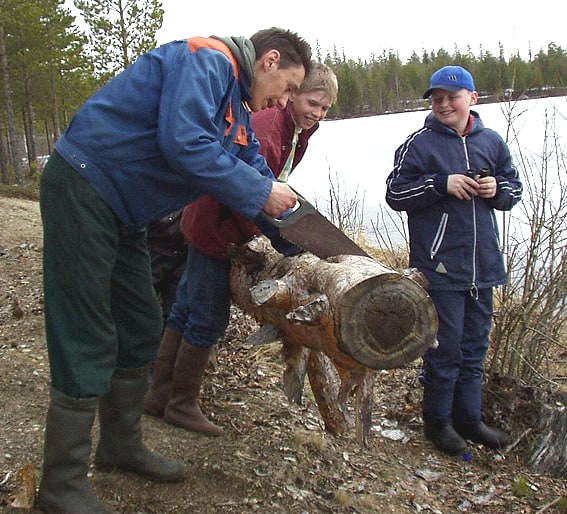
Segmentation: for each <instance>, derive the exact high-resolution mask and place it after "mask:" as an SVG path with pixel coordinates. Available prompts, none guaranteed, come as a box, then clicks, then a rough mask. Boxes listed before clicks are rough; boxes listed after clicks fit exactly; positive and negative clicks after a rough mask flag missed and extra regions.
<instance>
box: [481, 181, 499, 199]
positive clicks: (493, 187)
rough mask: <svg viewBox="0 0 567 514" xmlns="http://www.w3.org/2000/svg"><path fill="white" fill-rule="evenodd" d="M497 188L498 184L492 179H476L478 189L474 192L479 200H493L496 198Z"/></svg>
mask: <svg viewBox="0 0 567 514" xmlns="http://www.w3.org/2000/svg"><path fill="white" fill-rule="evenodd" d="M497 188H498V184H497V182H496V179H495V178H494V177H492V176H489V177H482V178H479V179H478V188H477V190H476V192H477V194H478V196H480V197H481V198H494V197H495V196H496V191H497Z"/></svg>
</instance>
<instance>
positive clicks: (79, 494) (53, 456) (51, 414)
mask: <svg viewBox="0 0 567 514" xmlns="http://www.w3.org/2000/svg"><path fill="white" fill-rule="evenodd" d="M97 403H98V398H86V399H75V398H71V397H69V396H66V395H64V394H63V393H60V392H59V391H56V390H55V389H52V390H51V401H50V404H49V409H48V411H47V420H46V425H45V445H44V450H43V452H44V455H43V473H42V478H41V483H40V485H39V497H38V504H39V507H40V508H41V509H42V510H43V512H45V513H46V514H110V513H111V511H110V510H108V509H107V508H106V507H105V506H104V505H103V504H102V503H101V502H100V501H99V500H98V498H97V497H96V496H95V494H94V492H93V490H92V488H91V484H90V482H89V479H88V477H87V472H88V469H89V458H90V453H91V442H92V437H91V430H92V427H93V423H94V419H95V413H96V407H97Z"/></svg>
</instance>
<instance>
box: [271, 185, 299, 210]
mask: <svg viewBox="0 0 567 514" xmlns="http://www.w3.org/2000/svg"><path fill="white" fill-rule="evenodd" d="M296 203H297V195H296V194H295V192H294V191H293V189H291V187H289V186H288V185H287V184H284V183H283V182H272V192H271V193H270V196H269V197H268V200H267V201H266V203H265V204H264V211H266V212H267V213H268V214H269V215H270V216H272V217H273V218H279V217H280V216H281V215H282V214H284V213H285V212H287V211H288V210H289V209H291V208H292V207H293V206H294V205H295V204H296Z"/></svg>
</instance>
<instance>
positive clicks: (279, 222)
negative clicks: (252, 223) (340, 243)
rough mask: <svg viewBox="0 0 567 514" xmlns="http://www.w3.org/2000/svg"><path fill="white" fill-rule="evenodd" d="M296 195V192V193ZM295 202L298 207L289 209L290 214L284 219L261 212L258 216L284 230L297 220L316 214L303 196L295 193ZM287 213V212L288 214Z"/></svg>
mask: <svg viewBox="0 0 567 514" xmlns="http://www.w3.org/2000/svg"><path fill="white" fill-rule="evenodd" d="M296 193H297V191H296ZM297 202H298V203H299V207H294V208H293V209H290V211H291V213H290V214H288V215H287V216H286V217H285V218H283V219H280V218H273V217H272V216H270V215H269V214H268V213H267V212H264V211H262V212H261V213H260V215H261V216H262V218H264V219H265V220H266V221H267V222H268V223H270V224H271V225H273V226H274V227H277V228H285V227H289V226H290V225H293V224H294V223H295V222H296V221H297V220H299V219H301V218H303V217H304V216H307V215H309V214H314V213H316V212H317V210H316V209H315V207H313V205H311V204H310V203H309V202H308V201H307V200H306V199H305V198H303V196H301V195H300V194H299V193H297ZM290 211H288V212H290Z"/></svg>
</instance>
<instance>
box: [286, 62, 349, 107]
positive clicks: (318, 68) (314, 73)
mask: <svg viewBox="0 0 567 514" xmlns="http://www.w3.org/2000/svg"><path fill="white" fill-rule="evenodd" d="M308 91H324V92H325V93H326V94H327V95H329V98H330V100H331V103H335V102H336V101H337V95H338V93H339V83H338V81H337V76H336V75H335V73H334V71H333V70H332V69H331V68H329V66H327V65H326V64H323V63H320V62H315V61H314V62H312V63H311V69H310V71H309V73H308V74H307V75H306V76H305V78H304V79H303V82H302V83H301V86H300V87H299V89H298V90H297V93H296V94H298V95H300V94H301V93H306V92H308Z"/></svg>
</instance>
